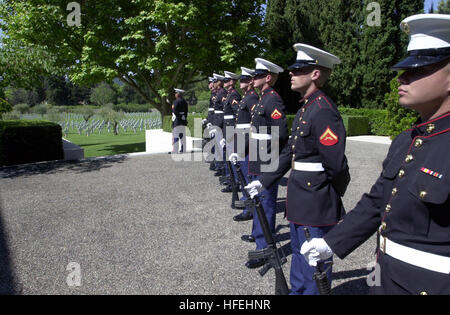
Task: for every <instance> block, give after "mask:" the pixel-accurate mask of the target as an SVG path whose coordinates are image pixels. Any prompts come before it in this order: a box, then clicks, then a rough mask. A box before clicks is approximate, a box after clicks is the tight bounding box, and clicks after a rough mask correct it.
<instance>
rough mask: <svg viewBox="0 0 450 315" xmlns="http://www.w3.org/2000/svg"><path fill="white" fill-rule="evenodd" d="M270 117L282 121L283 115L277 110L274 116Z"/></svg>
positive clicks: (273, 113)
mask: <svg viewBox="0 0 450 315" xmlns="http://www.w3.org/2000/svg"><path fill="white" fill-rule="evenodd" d="M270 117H272V119H280V118H281V117H283V115H282V114H281V113H280V112H279V111H278V109H275V110H274V111H273V112H272V114H270Z"/></svg>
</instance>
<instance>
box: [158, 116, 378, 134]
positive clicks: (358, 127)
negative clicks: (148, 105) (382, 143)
mask: <svg viewBox="0 0 450 315" xmlns="http://www.w3.org/2000/svg"><path fill="white" fill-rule="evenodd" d="M205 117H206V116H204V115H192V114H191V115H188V128H189V131H190V133H191V136H194V135H196V134H194V119H195V118H197V119H200V120H201V119H203V118H205ZM294 119H295V115H286V122H287V127H288V131H289V134H290V133H291V129H292V123H293V122H294ZM342 119H343V121H344V126H345V129H346V130H347V136H358V135H366V134H368V132H369V118H367V117H364V116H350V115H343V116H342ZM163 130H164V131H166V132H172V116H168V115H167V116H164V117H163ZM197 133H198V131H197Z"/></svg>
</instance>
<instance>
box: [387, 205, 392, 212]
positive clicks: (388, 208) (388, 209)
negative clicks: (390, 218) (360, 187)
mask: <svg viewBox="0 0 450 315" xmlns="http://www.w3.org/2000/svg"><path fill="white" fill-rule="evenodd" d="M386 212H391V205H390V204H388V205H386Z"/></svg>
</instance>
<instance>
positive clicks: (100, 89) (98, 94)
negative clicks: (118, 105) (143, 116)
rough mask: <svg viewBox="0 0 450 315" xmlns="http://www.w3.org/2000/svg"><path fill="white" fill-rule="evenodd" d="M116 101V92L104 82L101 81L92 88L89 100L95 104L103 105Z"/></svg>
mask: <svg viewBox="0 0 450 315" xmlns="http://www.w3.org/2000/svg"><path fill="white" fill-rule="evenodd" d="M116 101H117V96H116V92H115V91H114V90H113V89H112V88H111V87H110V86H109V85H108V84H106V83H101V84H100V85H99V86H97V87H96V88H94V89H93V90H92V93H91V102H92V103H94V104H96V105H99V106H104V105H106V104H114V103H115V102H116Z"/></svg>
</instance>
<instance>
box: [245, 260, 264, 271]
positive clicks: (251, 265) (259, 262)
mask: <svg viewBox="0 0 450 315" xmlns="http://www.w3.org/2000/svg"><path fill="white" fill-rule="evenodd" d="M265 264H266V260H265V259H264V258H262V259H250V260H249V261H247V262H246V263H245V267H247V268H249V269H255V268H258V267H261V266H264V265H265Z"/></svg>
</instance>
